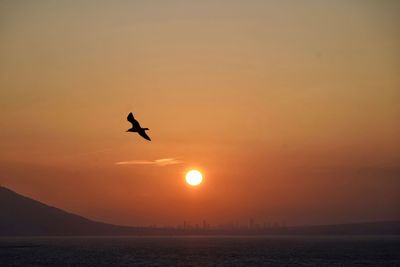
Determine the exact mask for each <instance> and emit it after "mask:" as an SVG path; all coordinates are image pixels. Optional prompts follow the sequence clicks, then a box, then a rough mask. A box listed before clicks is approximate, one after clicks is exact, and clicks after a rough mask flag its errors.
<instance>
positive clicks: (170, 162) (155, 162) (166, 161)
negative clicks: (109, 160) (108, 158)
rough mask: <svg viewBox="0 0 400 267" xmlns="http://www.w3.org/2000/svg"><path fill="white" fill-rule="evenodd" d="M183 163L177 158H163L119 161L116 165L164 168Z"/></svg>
mask: <svg viewBox="0 0 400 267" xmlns="http://www.w3.org/2000/svg"><path fill="white" fill-rule="evenodd" d="M181 163H183V161H182V160H180V159H177V158H165V159H156V160H129V161H119V162H116V163H115V164H116V165H153V166H158V167H164V166H168V165H175V164H181Z"/></svg>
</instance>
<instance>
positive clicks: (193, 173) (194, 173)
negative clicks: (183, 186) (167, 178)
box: [185, 170, 203, 186]
mask: <svg viewBox="0 0 400 267" xmlns="http://www.w3.org/2000/svg"><path fill="white" fill-rule="evenodd" d="M185 180H186V183H188V184H189V185H191V186H198V185H199V184H201V182H202V181H203V175H202V174H201V172H199V171H198V170H190V171H188V172H187V173H186V177H185Z"/></svg>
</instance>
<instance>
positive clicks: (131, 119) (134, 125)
mask: <svg viewBox="0 0 400 267" xmlns="http://www.w3.org/2000/svg"><path fill="white" fill-rule="evenodd" d="M127 119H128V121H129V122H130V123H132V128H130V129H129V130H127V132H134V133H138V134H139V135H140V136H141V137H143V138H144V139H146V140H149V141H151V139H150V137H149V136H148V135H147V134H146V131H147V130H149V128H142V127H141V126H140V124H139V122H138V121H137V120H135V118H134V117H133V114H132V112H131V113H129V115H128V118H127Z"/></svg>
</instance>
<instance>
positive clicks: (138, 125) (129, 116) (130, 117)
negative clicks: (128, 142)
mask: <svg viewBox="0 0 400 267" xmlns="http://www.w3.org/2000/svg"><path fill="white" fill-rule="evenodd" d="M127 120H128V121H129V122H130V123H132V127H133V128H142V127H140V124H139V122H138V121H137V120H135V118H134V117H133V114H132V112H130V113H129V114H128V117H127Z"/></svg>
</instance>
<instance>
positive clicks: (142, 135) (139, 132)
mask: <svg viewBox="0 0 400 267" xmlns="http://www.w3.org/2000/svg"><path fill="white" fill-rule="evenodd" d="M138 134H139V135H140V136H141V137H143V138H144V139H146V140H149V141H151V139H150V137H149V136H148V135H147V134H146V132H145V131H144V130H141V131H138Z"/></svg>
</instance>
